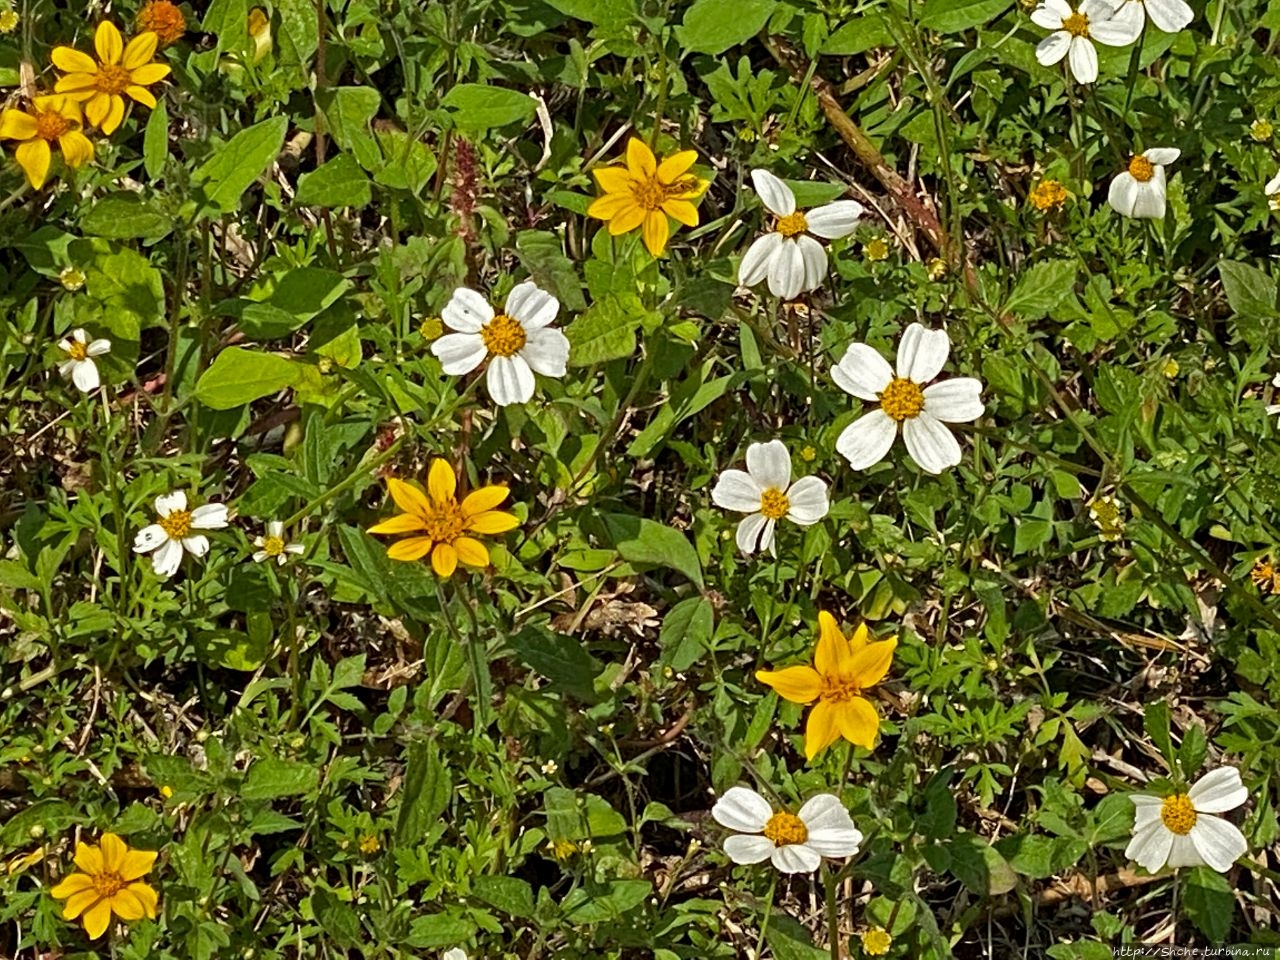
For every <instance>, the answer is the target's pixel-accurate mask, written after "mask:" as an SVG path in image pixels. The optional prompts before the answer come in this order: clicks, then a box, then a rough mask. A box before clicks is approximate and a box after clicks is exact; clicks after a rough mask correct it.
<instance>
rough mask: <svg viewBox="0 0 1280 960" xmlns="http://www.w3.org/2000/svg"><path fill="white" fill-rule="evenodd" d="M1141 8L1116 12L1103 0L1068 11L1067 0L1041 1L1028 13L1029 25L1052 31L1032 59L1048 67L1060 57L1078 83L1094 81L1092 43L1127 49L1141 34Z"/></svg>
mask: <svg viewBox="0 0 1280 960" xmlns="http://www.w3.org/2000/svg"><path fill="white" fill-rule="evenodd" d="M1141 7H1142V5H1141V4H1130V3H1125V4H1122V5H1121V6H1120V7H1119V8H1118V9H1117V8H1116V7H1115V6H1113V5H1112V4H1111V3H1109V2H1107V0H1084V2H1083V3H1081V4H1080V6H1079V8H1078V9H1074V10H1073V9H1072V8H1071V4H1069V3H1068V2H1067V0H1043V2H1041V4H1040V6H1038V7H1036V8H1035V9H1034V10H1032V11H1031V22H1032V23H1034V24H1035V25H1036V26H1037V27H1043V28H1044V29H1046V30H1052V31H1054V32H1053V33H1051V34H1049V36H1047V37H1045V38H1044V39H1043V40H1041V41H1040V43H1039V44H1038V45H1037V46H1036V59H1037V60H1039V61H1040V63H1041V64H1043V65H1044V66H1046V67H1048V66H1052V65H1053V64H1055V63H1058V62H1059V61H1060V60H1061V59H1062V58H1063V57H1067V63H1068V64H1070V66H1071V75H1072V76H1073V77H1075V78H1076V80H1077V81H1079V82H1080V83H1093V82H1094V81H1095V80H1097V79H1098V51H1097V50H1095V49H1094V48H1093V42H1094V41H1095V40H1096V41H1097V42H1098V43H1101V44H1104V45H1106V46H1108V47H1127V46H1128V45H1129V44H1131V43H1133V41H1135V40H1137V39H1138V36H1139V34H1141V33H1142V22H1143V18H1142V9H1141Z"/></svg>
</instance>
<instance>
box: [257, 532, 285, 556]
mask: <svg viewBox="0 0 1280 960" xmlns="http://www.w3.org/2000/svg"><path fill="white" fill-rule="evenodd" d="M262 552H263V553H265V554H266V555H267V556H268V557H278V556H280V554H282V553H284V539H283V538H282V537H267V538H266V539H265V540H263V541H262Z"/></svg>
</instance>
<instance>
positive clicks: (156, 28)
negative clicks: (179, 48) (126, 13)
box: [136, 0, 187, 47]
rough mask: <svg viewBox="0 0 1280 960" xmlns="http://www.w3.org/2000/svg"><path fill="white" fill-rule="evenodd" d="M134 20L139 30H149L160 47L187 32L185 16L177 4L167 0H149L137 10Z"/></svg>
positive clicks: (175, 40) (165, 45) (178, 38)
mask: <svg viewBox="0 0 1280 960" xmlns="http://www.w3.org/2000/svg"><path fill="white" fill-rule="evenodd" d="M136 22H137V25H138V31H139V32H143V31H147V30H150V31H151V32H152V33H154V34H155V35H156V39H157V40H158V41H159V43H160V46H162V47H167V46H168V45H169V44H171V43H177V42H178V41H179V40H180V39H182V35H183V34H184V33H186V32H187V18H186V17H184V16H183V15H182V10H181V9H180V8H179V7H178V5H177V4H176V3H170V2H169V0H151V2H150V3H148V4H146V5H145V6H143V8H142V9H141V10H139V11H138V19H137V21H136Z"/></svg>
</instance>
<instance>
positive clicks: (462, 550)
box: [453, 537, 489, 567]
mask: <svg viewBox="0 0 1280 960" xmlns="http://www.w3.org/2000/svg"><path fill="white" fill-rule="evenodd" d="M453 549H454V550H455V551H456V552H457V554H458V562H459V563H465V564H466V565H467V566H468V567H487V566H488V565H489V551H488V550H486V549H485V546H484V544H483V543H481V542H480V541H479V540H473V539H471V537H459V538H458V539H457V540H455V541H453Z"/></svg>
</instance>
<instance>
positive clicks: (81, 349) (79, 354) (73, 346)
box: [58, 327, 111, 393]
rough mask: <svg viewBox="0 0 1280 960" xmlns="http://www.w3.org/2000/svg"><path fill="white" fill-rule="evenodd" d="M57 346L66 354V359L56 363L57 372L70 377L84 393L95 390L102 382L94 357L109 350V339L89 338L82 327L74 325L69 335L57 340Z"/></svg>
mask: <svg viewBox="0 0 1280 960" xmlns="http://www.w3.org/2000/svg"><path fill="white" fill-rule="evenodd" d="M58 347H59V349H61V350H62V351H63V352H64V353H66V354H67V356H68V359H66V360H63V361H62V363H60V364H58V372H59V373H60V374H62V375H63V376H64V377H70V378H71V382H72V383H74V384H75V385H76V386H77V387H78V388H79V389H81V390H83V391H84V392H85V393H90V392H92V391H94V390H97V389H98V387H99V385H100V384H101V383H102V380H101V378H100V377H99V376H98V365H97V364H96V363H94V362H93V358H94V357H100V356H102V355H103V354H104V353H110V352H111V341H110V340H101V339H99V340H90V339H89V335H88V334H87V333H85V330H84V328H83V327H76V328H75V329H74V330H72V331H71V336H69V337H63V338H62V339H61V340H60V341H58Z"/></svg>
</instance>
